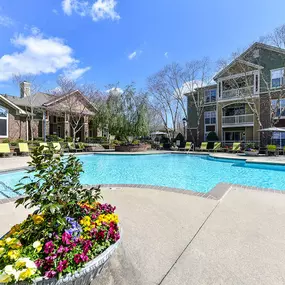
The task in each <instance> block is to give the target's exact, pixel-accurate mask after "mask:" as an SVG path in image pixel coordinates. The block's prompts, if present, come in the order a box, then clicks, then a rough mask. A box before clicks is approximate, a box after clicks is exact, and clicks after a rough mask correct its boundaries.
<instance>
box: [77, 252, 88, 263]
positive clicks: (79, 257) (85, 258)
mask: <svg viewBox="0 0 285 285" xmlns="http://www.w3.org/2000/svg"><path fill="white" fill-rule="evenodd" d="M73 260H74V262H75V263H76V264H79V263H81V262H86V261H88V260H89V258H88V256H87V255H86V254H84V253H81V254H79V253H77V254H75V255H74V258H73Z"/></svg>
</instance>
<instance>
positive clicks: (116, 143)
mask: <svg viewBox="0 0 285 285" xmlns="http://www.w3.org/2000/svg"><path fill="white" fill-rule="evenodd" d="M121 143H122V142H121V141H119V140H113V141H112V144H113V145H120V144H121Z"/></svg>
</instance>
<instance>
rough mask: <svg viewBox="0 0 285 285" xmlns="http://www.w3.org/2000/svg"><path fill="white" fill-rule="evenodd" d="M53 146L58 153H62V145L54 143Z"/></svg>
mask: <svg viewBox="0 0 285 285" xmlns="http://www.w3.org/2000/svg"><path fill="white" fill-rule="evenodd" d="M52 145H53V147H54V149H55V151H56V152H60V151H61V145H60V143H59V142H54V143H52Z"/></svg>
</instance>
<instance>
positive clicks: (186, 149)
mask: <svg viewBox="0 0 285 285" xmlns="http://www.w3.org/2000/svg"><path fill="white" fill-rule="evenodd" d="M191 148H192V142H186V144H185V147H182V148H179V150H184V151H190V150H191Z"/></svg>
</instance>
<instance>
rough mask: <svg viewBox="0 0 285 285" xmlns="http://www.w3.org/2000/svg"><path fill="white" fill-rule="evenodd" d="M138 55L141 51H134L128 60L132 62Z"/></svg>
mask: <svg viewBox="0 0 285 285" xmlns="http://www.w3.org/2000/svg"><path fill="white" fill-rule="evenodd" d="M140 54H142V50H135V51H134V52H132V53H130V54H129V55H128V59H129V60H133V59H134V58H136V57H138V56H139V55H140Z"/></svg>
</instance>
